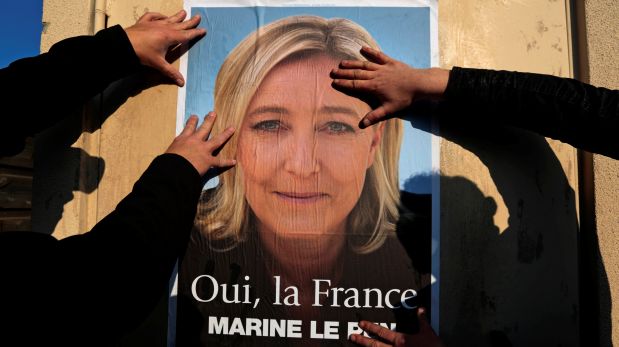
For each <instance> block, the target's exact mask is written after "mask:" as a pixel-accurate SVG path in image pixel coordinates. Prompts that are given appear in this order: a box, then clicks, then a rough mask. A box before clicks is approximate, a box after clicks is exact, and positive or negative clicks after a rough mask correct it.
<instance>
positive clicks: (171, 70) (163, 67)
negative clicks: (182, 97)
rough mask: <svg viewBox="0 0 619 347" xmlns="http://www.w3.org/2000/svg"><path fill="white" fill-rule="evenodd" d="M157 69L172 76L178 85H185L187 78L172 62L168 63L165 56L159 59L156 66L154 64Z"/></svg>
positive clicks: (169, 76)
mask: <svg viewBox="0 0 619 347" xmlns="http://www.w3.org/2000/svg"><path fill="white" fill-rule="evenodd" d="M154 68H156V69H157V70H159V71H160V72H161V73H162V74H164V75H165V76H167V77H168V78H170V79H171V80H172V81H174V83H176V85H177V86H179V87H182V86H184V85H185V79H184V78H183V75H182V74H181V73H180V72H179V71H178V70H177V69H176V68H175V67H174V66H172V64H170V63H168V62H167V61H166V60H165V59H164V58H161V59H160V60H158V63H157V64H156V66H154Z"/></svg>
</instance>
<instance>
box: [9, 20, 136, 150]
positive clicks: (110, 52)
mask: <svg viewBox="0 0 619 347" xmlns="http://www.w3.org/2000/svg"><path fill="white" fill-rule="evenodd" d="M139 66H140V62H139V59H138V57H137V56H136V54H135V52H134V50H133V47H132V46H131V42H130V41H129V38H128V37H127V35H126V33H125V31H124V30H123V29H122V28H121V27H120V26H114V27H111V28H108V29H105V30H102V31H100V32H99V33H97V34H96V35H94V36H79V37H73V38H69V39H66V40H63V41H60V42H58V43H56V44H55V45H54V46H52V48H51V49H50V50H49V52H48V53H44V54H41V55H39V56H36V57H32V58H25V59H21V60H17V61H15V62H13V63H12V64H11V65H9V66H8V67H7V68H5V69H1V70H0V98H2V106H3V111H2V112H3V114H2V116H1V117H2V126H1V127H0V156H2V155H12V154H16V153H17V152H19V151H20V150H21V148H22V147H23V141H24V138H25V137H27V136H32V135H34V134H36V133H38V132H40V131H41V130H43V129H45V128H47V127H49V126H50V125H52V124H54V123H55V122H57V121H58V120H60V119H61V118H62V117H63V116H65V115H66V114H67V113H68V111H71V110H74V109H76V108H77V107H80V106H81V105H82V104H83V103H84V102H86V101H87V100H88V99H89V98H91V97H93V96H95V95H96V94H98V93H100V92H101V91H103V89H104V88H106V87H107V86H108V85H109V84H110V83H112V82H114V81H116V80H118V79H120V78H122V77H125V76H127V75H129V74H131V73H133V72H135V71H137V70H138V67H139Z"/></svg>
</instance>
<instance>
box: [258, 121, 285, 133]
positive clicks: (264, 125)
mask: <svg viewBox="0 0 619 347" xmlns="http://www.w3.org/2000/svg"><path fill="white" fill-rule="evenodd" d="M251 128H252V129H254V130H258V131H265V132H275V131H278V130H279V129H280V128H281V123H280V121H278V120H265V121H262V122H258V123H256V124H254V125H252V127H251Z"/></svg>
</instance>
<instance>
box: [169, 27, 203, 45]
mask: <svg viewBox="0 0 619 347" xmlns="http://www.w3.org/2000/svg"><path fill="white" fill-rule="evenodd" d="M204 34H206V29H204V28H196V29H189V30H183V31H177V32H176V33H175V34H174V35H173V38H174V40H175V41H174V42H175V43H177V44H178V43H180V44H186V43H188V42H189V41H191V40H193V39H196V38H198V37H202V36H204Z"/></svg>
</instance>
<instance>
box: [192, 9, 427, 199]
mask: <svg viewBox="0 0 619 347" xmlns="http://www.w3.org/2000/svg"><path fill="white" fill-rule="evenodd" d="M195 14H199V15H201V17H202V22H201V23H200V26H201V27H204V28H206V29H207V31H208V34H207V36H206V37H205V38H203V39H202V40H200V41H199V42H198V43H197V44H196V45H195V46H194V47H193V48H192V49H191V50H190V51H189V63H188V67H187V87H186V88H187V90H186V105H185V119H187V118H188V117H189V115H191V114H197V115H204V114H206V113H207V112H209V111H210V110H212V109H213V95H214V85H215V77H216V76H217V72H218V71H219V68H220V66H221V64H222V63H223V61H224V60H225V58H226V56H227V55H228V53H229V52H230V51H232V49H234V47H235V46H236V45H237V44H238V43H239V42H240V41H241V40H243V38H245V37H246V36H247V35H248V34H249V33H251V32H252V31H254V30H256V28H258V27H260V26H263V25H265V24H268V23H270V22H272V21H275V20H277V19H280V18H284V17H288V16H292V15H300V14H310V15H317V16H322V17H325V18H333V17H340V18H347V19H350V20H352V21H354V22H356V23H358V24H359V25H361V26H363V27H364V28H365V29H366V30H368V32H370V34H371V35H372V36H373V37H374V39H375V40H376V41H377V42H378V44H379V45H380V47H381V49H382V50H383V51H384V52H385V53H387V54H388V55H390V56H391V57H393V58H395V59H398V60H401V61H403V62H405V63H407V64H409V65H411V66H414V67H418V68H426V67H430V64H431V62H430V59H431V58H430V57H431V46H430V9H429V8H426V7H354V8H353V7H223V8H222V7H213V8H193V9H192V15H195ZM426 126H427V125H422V127H426ZM431 148H432V146H431V136H430V134H428V133H426V132H424V131H421V130H418V129H415V128H413V127H412V126H411V125H410V124H407V125H406V128H405V134H404V141H403V143H402V155H401V158H400V186H401V189H405V190H408V191H412V192H416V193H426V194H429V193H430V192H431V187H430V182H429V180H418V179H417V180H409V182H408V184H406V185H405V183H406V181H407V179H409V178H411V177H413V176H416V175H420V174H424V173H428V172H430V171H431V169H432V150H431ZM426 177H427V176H426ZM412 182H415V183H414V184H411V183H412Z"/></svg>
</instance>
